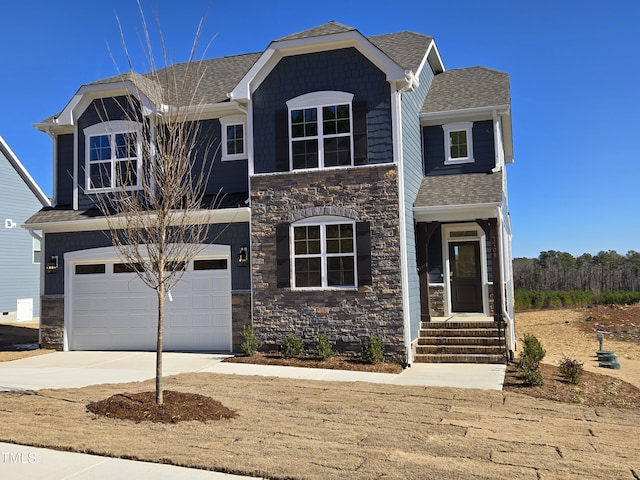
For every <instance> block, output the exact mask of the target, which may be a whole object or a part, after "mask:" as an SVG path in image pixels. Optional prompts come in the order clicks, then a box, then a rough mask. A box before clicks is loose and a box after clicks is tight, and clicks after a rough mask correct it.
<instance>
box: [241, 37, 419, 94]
mask: <svg viewBox="0 0 640 480" xmlns="http://www.w3.org/2000/svg"><path fill="white" fill-rule="evenodd" d="M339 48H355V49H356V50H358V51H359V52H360V53H361V54H362V55H364V56H365V57H366V58H367V59H369V60H370V61H371V62H372V63H373V64H374V65H376V66H377V67H378V68H379V69H380V70H381V71H383V72H384V73H385V75H386V78H387V81H389V82H390V83H394V84H397V88H398V89H400V88H403V87H404V86H406V83H407V76H408V72H405V70H403V69H402V68H401V67H400V66H399V65H398V64H397V63H395V62H394V61H393V60H391V58H389V57H388V56H387V55H386V54H384V53H383V52H382V51H381V50H380V49H378V48H377V47H376V46H374V45H373V44H372V43H371V42H370V41H369V40H367V38H366V37H364V36H363V35H362V34H361V33H360V32H358V31H357V30H351V31H348V32H342V33H336V34H332V35H323V36H318V37H308V38H301V39H292V40H280V41H275V42H272V43H271V44H270V45H269V47H268V48H267V49H266V50H265V51H264V53H263V54H262V55H261V56H260V58H259V59H258V61H257V62H256V63H255V64H254V65H253V67H251V69H249V71H248V72H247V74H246V75H245V76H244V77H243V78H242V80H240V82H239V83H238V85H236V87H235V88H234V89H233V91H232V92H231V93H230V94H229V96H230V98H231V99H232V100H237V101H239V102H248V101H249V100H250V99H251V94H252V93H253V92H254V91H255V90H256V88H258V87H259V86H260V84H261V83H262V82H263V81H264V79H265V78H266V77H267V75H268V74H269V73H270V72H271V70H273V68H275V66H276V65H277V64H278V62H279V61H280V60H281V59H282V58H284V57H288V56H292V55H302V54H306V53H316V52H323V51H328V50H336V49H339Z"/></svg>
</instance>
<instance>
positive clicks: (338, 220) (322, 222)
mask: <svg viewBox="0 0 640 480" xmlns="http://www.w3.org/2000/svg"><path fill="white" fill-rule="evenodd" d="M335 224H350V225H352V228H353V252H352V253H351V254H327V252H326V249H327V243H326V240H327V237H326V226H327V225H335ZM307 226H308V227H315V226H319V227H320V254H304V255H296V253H295V235H294V228H295V227H307ZM289 240H290V241H289V252H291V254H290V255H289V258H290V261H291V267H290V271H291V279H290V280H291V285H292V289H293V290H357V289H358V252H357V239H356V222H355V220H352V219H350V218H344V217H333V216H318V217H310V218H305V219H302V220H299V221H297V222H293V223H292V224H291V225H290V227H289ZM347 256H352V257H353V283H354V284H353V285H344V286H341V285H329V281H328V276H327V258H331V257H347ZM316 257H320V269H321V275H320V276H321V280H320V283H321V285H320V286H314V287H298V286H296V258H316Z"/></svg>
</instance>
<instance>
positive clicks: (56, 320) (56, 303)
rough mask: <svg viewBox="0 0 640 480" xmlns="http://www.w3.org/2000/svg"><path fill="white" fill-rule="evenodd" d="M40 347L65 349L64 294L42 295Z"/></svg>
mask: <svg viewBox="0 0 640 480" xmlns="http://www.w3.org/2000/svg"><path fill="white" fill-rule="evenodd" d="M40 348H52V349H54V350H62V349H64V295H46V296H42V297H40Z"/></svg>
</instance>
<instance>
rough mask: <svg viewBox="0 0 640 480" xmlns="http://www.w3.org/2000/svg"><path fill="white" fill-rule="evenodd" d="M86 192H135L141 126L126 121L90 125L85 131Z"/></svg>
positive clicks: (139, 162)
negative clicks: (124, 190) (116, 189)
mask: <svg viewBox="0 0 640 480" xmlns="http://www.w3.org/2000/svg"><path fill="white" fill-rule="evenodd" d="M84 135H85V141H86V151H85V178H86V190H87V191H100V190H102V191H105V190H113V189H115V188H126V189H136V188H138V187H139V181H140V172H141V164H142V161H141V157H142V155H141V146H140V145H141V144H140V126H139V124H137V123H133V122H127V121H122V120H118V121H113V122H105V123H100V124H97V125H93V126H91V127H88V128H86V129H85V130H84Z"/></svg>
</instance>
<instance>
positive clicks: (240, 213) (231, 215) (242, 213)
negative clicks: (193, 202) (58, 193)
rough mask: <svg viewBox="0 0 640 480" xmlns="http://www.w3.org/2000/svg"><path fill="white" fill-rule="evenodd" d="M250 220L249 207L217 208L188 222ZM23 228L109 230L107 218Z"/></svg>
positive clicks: (114, 222) (193, 215)
mask: <svg viewBox="0 0 640 480" xmlns="http://www.w3.org/2000/svg"><path fill="white" fill-rule="evenodd" d="M181 215H182V213H181V212H180V213H176V220H175V221H173V222H171V223H172V224H173V225H178V224H179V223H184V222H179V219H178V217H180V218H181ZM149 217H150V219H152V218H153V215H152V214H149ZM250 220H251V209H250V208H249V207H238V208H219V209H213V210H211V209H202V210H197V211H194V212H192V213H190V217H189V219H188V222H189V223H190V224H194V225H203V224H220V223H222V224H225V223H244V222H249V221H250ZM125 223H126V221H125V219H124V218H122V219H118V218H117V217H113V219H112V225H111V226H113V227H116V228H118V225H119V224H122V225H124V224H125ZM22 227H23V228H26V229H28V230H41V231H42V232H44V233H65V232H84V231H98V230H109V222H108V221H107V218H105V217H103V216H100V217H92V218H87V219H76V220H62V221H54V222H34V223H28V224H25V225H22Z"/></svg>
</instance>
